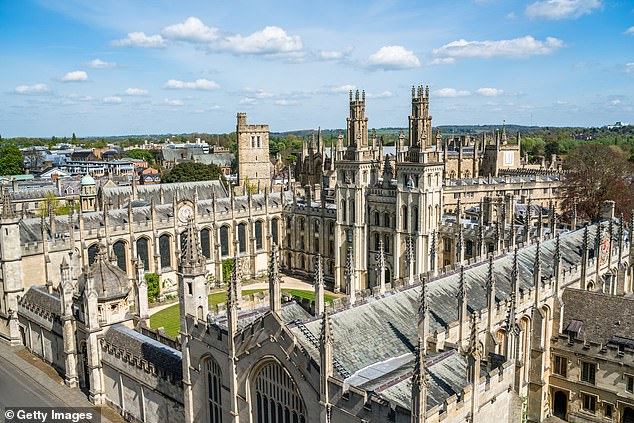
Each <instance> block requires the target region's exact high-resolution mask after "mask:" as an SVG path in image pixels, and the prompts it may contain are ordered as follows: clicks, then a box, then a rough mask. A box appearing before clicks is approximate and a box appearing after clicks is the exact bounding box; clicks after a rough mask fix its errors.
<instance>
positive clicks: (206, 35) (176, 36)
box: [162, 16, 220, 43]
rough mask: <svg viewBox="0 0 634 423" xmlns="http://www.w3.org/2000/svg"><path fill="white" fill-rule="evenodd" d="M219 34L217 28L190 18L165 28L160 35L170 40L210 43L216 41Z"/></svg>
mask: <svg viewBox="0 0 634 423" xmlns="http://www.w3.org/2000/svg"><path fill="white" fill-rule="evenodd" d="M219 32H220V31H219V30H218V28H213V27H209V26H207V25H205V24H204V23H203V22H202V21H201V20H200V19H198V18H196V17H193V16H192V17H189V18H187V19H185V22H182V23H178V24H174V25H170V26H167V27H165V29H163V33H162V34H163V37H165V38H167V39H170V40H179V41H189V42H192V43H210V42H212V41H215V40H216V39H218V35H219Z"/></svg>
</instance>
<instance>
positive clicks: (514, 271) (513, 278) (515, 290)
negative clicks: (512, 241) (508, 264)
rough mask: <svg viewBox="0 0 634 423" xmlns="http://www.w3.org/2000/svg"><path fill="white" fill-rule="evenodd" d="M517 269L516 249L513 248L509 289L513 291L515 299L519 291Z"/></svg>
mask: <svg viewBox="0 0 634 423" xmlns="http://www.w3.org/2000/svg"><path fill="white" fill-rule="evenodd" d="M519 277H520V275H519V267H518V262H517V247H516V248H515V252H514V253H513V268H512V270H511V287H512V290H513V294H514V295H515V296H516V297H517V296H519V291H520V279H519Z"/></svg>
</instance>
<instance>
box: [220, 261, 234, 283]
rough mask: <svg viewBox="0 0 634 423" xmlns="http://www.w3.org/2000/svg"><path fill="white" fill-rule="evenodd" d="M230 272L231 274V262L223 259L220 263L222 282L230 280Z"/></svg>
mask: <svg viewBox="0 0 634 423" xmlns="http://www.w3.org/2000/svg"><path fill="white" fill-rule="evenodd" d="M231 272H233V260H231V259H224V260H223V261H222V280H223V281H225V283H228V282H229V280H230V279H231Z"/></svg>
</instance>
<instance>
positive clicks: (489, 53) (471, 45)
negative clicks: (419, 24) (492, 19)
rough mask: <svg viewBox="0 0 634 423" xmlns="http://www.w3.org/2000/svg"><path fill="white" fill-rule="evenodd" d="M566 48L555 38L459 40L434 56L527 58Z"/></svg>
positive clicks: (438, 50)
mask: <svg viewBox="0 0 634 423" xmlns="http://www.w3.org/2000/svg"><path fill="white" fill-rule="evenodd" d="M562 47H564V42H563V41H561V40H559V39H557V38H553V37H547V38H546V40H544V41H540V40H537V39H535V38H534V37H532V36H530V35H527V36H525V37H520V38H513V39H510V40H495V41H467V40H462V39H461V40H457V41H452V42H450V43H449V44H445V45H444V46H442V47H440V48H438V49H435V50H434V54H436V55H439V56H444V57H452V58H484V59H490V58H492V57H512V58H526V57H530V56H535V55H545V54H551V53H553V52H555V51H557V50H558V49H560V48H562Z"/></svg>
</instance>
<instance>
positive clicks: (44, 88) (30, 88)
mask: <svg viewBox="0 0 634 423" xmlns="http://www.w3.org/2000/svg"><path fill="white" fill-rule="evenodd" d="M47 92H49V89H48V85H46V84H42V83H39V84H33V85H18V86H17V87H15V93H16V94H46V93H47Z"/></svg>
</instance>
